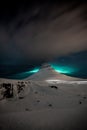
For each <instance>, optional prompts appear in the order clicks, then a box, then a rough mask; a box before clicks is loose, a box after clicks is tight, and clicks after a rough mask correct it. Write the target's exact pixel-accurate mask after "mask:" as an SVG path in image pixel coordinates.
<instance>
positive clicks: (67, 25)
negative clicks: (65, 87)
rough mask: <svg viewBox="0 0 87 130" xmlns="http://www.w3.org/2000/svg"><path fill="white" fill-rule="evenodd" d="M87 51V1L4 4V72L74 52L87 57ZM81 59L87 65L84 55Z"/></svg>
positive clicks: (0, 34) (0, 66) (0, 71)
mask: <svg viewBox="0 0 87 130" xmlns="http://www.w3.org/2000/svg"><path fill="white" fill-rule="evenodd" d="M86 50H87V3H86V2H82V1H79V2H77V1H76V2H73V1H70V2H68V1H55V0H54V1H51V0H47V1H41V2H39V1H35V0H32V1H28V2H26V1H25V2H16V1H12V2H8V1H7V2H5V1H4V2H3V3H0V75H6V74H7V75H8V74H9V73H15V72H21V71H25V70H27V69H31V68H32V67H35V66H38V65H40V64H42V63H44V62H49V61H53V60H54V59H55V58H61V57H63V56H64V57H67V56H70V55H71V54H75V55H76V54H81V55H83V57H84V56H85V57H86V54H87V53H84V52H86ZM74 57H76V56H74ZM78 57H79V56H78ZM71 59H72V57H71ZM78 60H79V58H77V61H78ZM80 60H82V61H83V62H84V66H86V62H87V61H86V59H85V60H83V59H82V56H81V59H80ZM77 61H76V60H75V61H74V60H73V64H76V65H77V63H76V62H77ZM70 62H71V61H70Z"/></svg>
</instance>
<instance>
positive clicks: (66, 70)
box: [51, 64, 75, 74]
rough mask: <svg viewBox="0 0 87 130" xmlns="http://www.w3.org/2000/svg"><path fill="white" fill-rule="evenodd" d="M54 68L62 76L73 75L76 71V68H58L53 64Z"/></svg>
mask: <svg viewBox="0 0 87 130" xmlns="http://www.w3.org/2000/svg"><path fill="white" fill-rule="evenodd" d="M51 66H52V68H53V69H54V70H55V71H56V72H59V73H62V74H71V73H73V72H74V71H75V69H74V68H71V67H68V66H57V65H53V64H51Z"/></svg>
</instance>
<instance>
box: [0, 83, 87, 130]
mask: <svg viewBox="0 0 87 130" xmlns="http://www.w3.org/2000/svg"><path fill="white" fill-rule="evenodd" d="M25 82H26V81H25ZM28 82H29V83H27V85H28V87H29V91H28V94H27V95H25V91H24V98H23V99H20V98H15V97H13V98H12V99H3V100H1V101H0V130H10V129H12V130H15V129H16V130H20V129H21V130H83V129H84V130H87V123H86V122H87V116H86V114H87V84H76V83H72V84H67V83H57V84H56V83H55V84H53V83H50V84H49V83H47V82H45V81H28ZM53 85H54V86H56V88H55V87H53ZM25 89H26V88H25ZM26 91H27V90H26Z"/></svg>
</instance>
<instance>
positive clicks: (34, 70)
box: [29, 68, 39, 73]
mask: <svg viewBox="0 0 87 130" xmlns="http://www.w3.org/2000/svg"><path fill="white" fill-rule="evenodd" d="M38 71H39V68H36V69H33V70H31V71H29V72H30V73H37V72H38Z"/></svg>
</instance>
